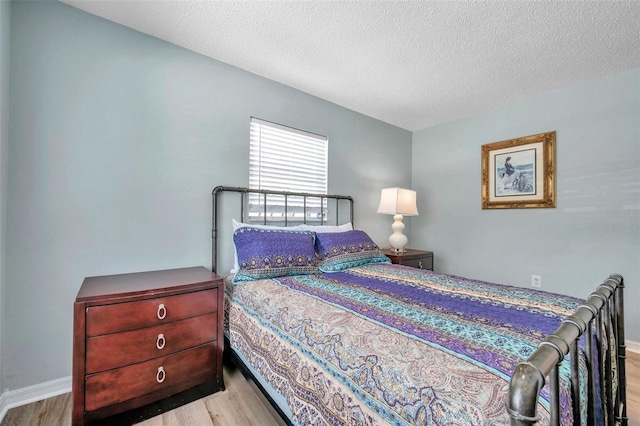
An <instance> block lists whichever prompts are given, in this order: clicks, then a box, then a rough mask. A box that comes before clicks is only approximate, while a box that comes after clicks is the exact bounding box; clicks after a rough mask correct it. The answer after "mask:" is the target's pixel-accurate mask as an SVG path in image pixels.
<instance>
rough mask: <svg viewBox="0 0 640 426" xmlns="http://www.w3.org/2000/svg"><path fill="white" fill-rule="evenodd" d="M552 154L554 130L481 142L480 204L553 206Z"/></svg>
mask: <svg viewBox="0 0 640 426" xmlns="http://www.w3.org/2000/svg"><path fill="white" fill-rule="evenodd" d="M555 157H556V132H555V131H553V132H546V133H540V134H537V135H531V136H525V137H522V138H515V139H509V140H505V141H500V142H494V143H489V144H485V145H482V208H483V209H522V208H554V207H555V206H556V185H555V181H556V179H555V174H556V173H555V171H556V158H555Z"/></svg>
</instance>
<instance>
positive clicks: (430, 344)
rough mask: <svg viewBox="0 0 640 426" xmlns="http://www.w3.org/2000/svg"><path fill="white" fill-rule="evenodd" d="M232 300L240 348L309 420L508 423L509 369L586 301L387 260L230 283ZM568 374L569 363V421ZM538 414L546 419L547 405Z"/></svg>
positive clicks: (300, 418) (302, 420) (564, 379)
mask: <svg viewBox="0 0 640 426" xmlns="http://www.w3.org/2000/svg"><path fill="white" fill-rule="evenodd" d="M227 297H228V298H229V300H230V301H232V303H227V310H228V321H229V331H228V333H229V337H230V340H231V345H232V347H234V349H236V350H237V351H238V352H240V353H241V354H242V356H243V357H244V358H245V359H246V360H247V361H248V362H249V363H250V364H251V365H252V367H253V368H254V369H255V370H256V371H257V372H258V373H259V374H261V375H262V376H263V377H264V378H265V379H266V380H267V381H268V382H269V383H270V384H271V386H273V387H274V388H275V389H276V390H277V391H278V392H279V393H280V394H281V395H282V396H283V397H284V398H285V399H286V400H287V403H288V404H289V407H290V408H291V410H292V413H293V419H292V420H293V421H294V422H296V423H298V424H301V425H303V424H304V425H306V424H429V425H454V424H455V425H489V424H507V423H508V418H507V416H506V414H505V410H504V403H505V398H506V395H507V392H508V384H509V377H510V376H509V375H510V373H511V371H512V370H513V368H514V367H515V365H516V364H517V363H518V362H520V361H522V360H524V359H526V358H527V357H528V356H529V355H530V354H531V353H532V352H533V351H534V350H535V348H536V347H537V345H538V344H539V343H540V341H542V339H543V338H544V337H545V336H546V335H547V334H550V333H552V332H553V331H555V329H556V328H557V327H558V326H559V325H560V321H561V319H562V318H563V317H565V316H567V315H569V314H571V313H573V311H574V310H575V309H576V308H577V307H578V306H579V305H580V304H581V303H583V301H582V300H580V299H576V298H573V297H568V296H562V295H558V294H551V293H545V292H540V291H533V290H530V289H525V288H519V287H510V286H503V285H497V284H490V283H485V282H480V281H473V280H469V279H464V278H460V277H454V276H447V275H441V274H437V273H433V272H430V271H423V270H419V269H414V268H408V267H402V266H398V265H386V264H375V265H366V266H362V267H358V268H352V269H349V270H347V271H345V272H338V273H332V274H320V275H299V276H291V277H282V278H278V279H271V280H260V281H252V282H246V283H243V284H240V285H235V286H233V285H230V284H229V285H228V286H227ZM583 374H584V373H583ZM568 377H569V369H568V363H567V361H565V363H564V364H563V368H562V369H561V408H562V409H561V411H562V423H563V424H570V423H571V422H572V411H571V408H570V407H571V401H570V392H569V386H570V385H569V379H568ZM545 392H546V390H545V391H543V395H545ZM538 414H539V416H540V418H541V424H545V423H548V404H547V403H539V404H538Z"/></svg>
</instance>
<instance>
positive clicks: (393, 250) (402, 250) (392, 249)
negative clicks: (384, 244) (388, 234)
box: [389, 247, 407, 253]
mask: <svg viewBox="0 0 640 426" xmlns="http://www.w3.org/2000/svg"><path fill="white" fill-rule="evenodd" d="M389 251H392V252H394V253H404V252H406V251H407V249H404V248H403V249H396V248H393V247H391V248H390V249H389Z"/></svg>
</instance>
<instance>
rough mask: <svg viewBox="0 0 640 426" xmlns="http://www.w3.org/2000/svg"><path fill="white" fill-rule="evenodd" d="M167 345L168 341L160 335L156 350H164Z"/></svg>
mask: <svg viewBox="0 0 640 426" xmlns="http://www.w3.org/2000/svg"><path fill="white" fill-rule="evenodd" d="M165 343H167V339H165V338H164V334H158V339H157V340H156V348H158V349H164V345H165Z"/></svg>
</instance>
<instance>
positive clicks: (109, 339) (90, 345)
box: [86, 312, 218, 374]
mask: <svg viewBox="0 0 640 426" xmlns="http://www.w3.org/2000/svg"><path fill="white" fill-rule="evenodd" d="M217 318H218V314H217V312H213V313H210V314H205V315H200V316H198V317H195V318H188V319H185V320H181V321H176V322H172V323H169V324H162V325H157V326H154V327H147V328H140V329H137V330H132V331H125V332H122V333H117V334H105V335H102V336H97V337H90V338H89V339H87V366H86V369H87V374H92V373H97V372H99V371H105V370H111V369H112V368H118V367H122V366H125V365H129V364H135V363H138V362H142V361H147V360H149V359H152V358H157V357H160V356H166V355H170V354H172V353H174V352H178V351H182V350H185V349H188V348H192V347H194V346H198V345H202V344H204V343H207V342H210V341H213V340H216V339H217V337H218V336H217V334H218V333H217V330H218V327H217Z"/></svg>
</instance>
